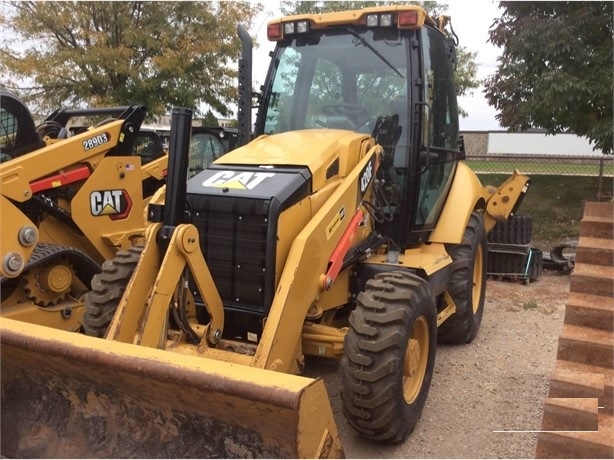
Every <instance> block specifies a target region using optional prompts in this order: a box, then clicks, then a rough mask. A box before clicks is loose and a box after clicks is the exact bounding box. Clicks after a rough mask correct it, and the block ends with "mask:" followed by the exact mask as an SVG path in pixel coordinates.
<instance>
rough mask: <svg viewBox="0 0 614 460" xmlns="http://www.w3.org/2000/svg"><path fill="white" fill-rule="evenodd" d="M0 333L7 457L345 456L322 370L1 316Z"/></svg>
mask: <svg viewBox="0 0 614 460" xmlns="http://www.w3.org/2000/svg"><path fill="white" fill-rule="evenodd" d="M0 336H1V337H2V438H1V444H2V455H3V456H5V457H9V458H35V457H36V458H41V457H42V458H59V457H61V458H93V457H97V458H98V457H102V458H127V457H141V458H160V457H162V458H173V457H175V458H188V457H189V458H194V457H196V458H218V457H222V458H245V457H251V458H304V457H308V458H339V457H340V456H342V455H343V451H342V450H341V443H340V440H339V436H338V434H337V430H336V426H335V424H334V420H333V415H332V411H331V408H330V406H329V403H328V395H327V394H326V389H325V388H324V382H323V381H322V380H320V379H316V380H313V379H309V378H305V377H299V376H294V375H287V374H280V373H277V372H271V371H265V370H262V369H254V368H249V367H246V366H243V365H239V364H232V363H224V362H220V361H216V360H211V359H206V358H202V357H198V356H185V355H181V356H178V355H177V354H176V353H172V352H169V351H164V350H158V349H154V348H148V347H141V346H137V345H131V344H123V343H120V342H113V341H103V340H102V339H97V338H92V337H87V336H84V335H78V334H72V333H69V332H64V331H57V330H53V329H50V328H46V327H43V326H37V325H32V324H27V323H23V322H19V321H13V320H9V319H6V318H0ZM58 369H61V370H62V372H61V373H58ZM67 440H70V442H67Z"/></svg>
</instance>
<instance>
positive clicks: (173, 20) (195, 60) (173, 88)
mask: <svg viewBox="0 0 614 460" xmlns="http://www.w3.org/2000/svg"><path fill="white" fill-rule="evenodd" d="M261 10H262V5H261V4H260V3H251V2H238V1H233V2H227V1H215V2H163V1H159V2H158V1H156V2H153V1H152V2H141V1H121V2H59V1H48V2H39V1H10V2H2V8H1V9H0V26H1V27H2V29H3V31H4V33H3V34H2V35H0V43H1V44H2V46H0V71H1V72H2V75H3V82H2V83H0V85H1V86H3V87H4V88H5V89H8V90H9V91H12V92H14V93H17V94H18V95H19V96H20V97H22V98H24V100H26V101H27V102H29V103H30V104H33V105H36V106H37V107H38V109H39V110H40V111H43V112H49V111H50V110H52V109H55V108H58V107H62V106H64V107H66V106H70V107H80V106H94V107H100V106H114V105H126V104H137V103H139V104H145V105H146V106H147V107H148V109H149V113H150V114H153V115H160V114H164V113H166V112H167V111H168V109H169V108H170V107H172V106H183V107H189V108H192V109H194V110H195V112H196V114H197V115H198V114H199V113H200V112H199V108H200V107H201V104H206V105H207V106H209V107H211V108H213V109H214V110H216V111H217V112H219V113H220V114H222V115H224V116H228V115H230V110H229V109H228V105H229V104H234V103H236V99H237V83H236V76H237V69H236V61H237V59H238V58H239V57H240V53H241V45H240V41H239V39H238V36H237V32H236V27H237V24H238V23H241V24H243V25H244V26H245V27H246V28H249V27H250V25H251V23H252V21H253V19H254V18H255V16H256V15H257V14H258V13H259V12H260V11H261Z"/></svg>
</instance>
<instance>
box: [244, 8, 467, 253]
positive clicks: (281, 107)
mask: <svg viewBox="0 0 614 460" xmlns="http://www.w3.org/2000/svg"><path fill="white" fill-rule="evenodd" d="M441 29H443V27H441ZM268 35H269V39H271V40H275V41H277V46H276V48H275V51H274V52H273V56H272V59H271V66H270V68H269V72H268V75H267V78H266V84H265V86H264V87H263V94H262V96H261V99H260V105H259V110H258V115H257V119H256V125H255V129H256V134H277V133H283V132H286V131H293V130H301V129H310V128H317V129H328V128H334V129H344V130H350V131H355V132H359V133H368V134H371V135H372V137H374V138H375V139H376V140H377V141H378V143H380V144H381V145H382V146H383V147H384V150H385V155H384V158H383V159H382V165H381V166H380V170H379V173H378V176H379V178H380V179H382V180H384V185H383V193H384V195H382V196H384V197H385V199H380V201H381V202H380V203H379V204H380V207H381V210H382V212H383V214H385V215H386V219H384V220H383V222H381V223H380V224H379V226H380V228H379V230H380V231H381V232H382V233H385V234H387V235H389V236H391V237H392V238H393V239H394V241H395V242H396V243H397V244H398V245H399V246H401V247H407V246H409V245H411V244H415V243H417V242H420V241H424V240H425V239H426V238H427V237H428V234H429V233H430V231H431V230H432V229H433V228H434V227H435V225H436V223H437V218H438V217H439V214H440V212H441V209H442V207H443V203H444V202H445V198H446V195H447V192H448V190H449V188H450V184H451V182H452V177H453V172H454V168H455V165H456V162H457V161H458V160H459V159H461V158H464V152H463V149H462V148H461V147H460V143H459V132H458V108H457V105H456V95H455V87H454V81H453V66H454V56H455V52H454V48H455V42H454V40H452V39H451V38H449V37H448V36H447V35H446V34H444V33H442V31H441V30H440V27H437V24H436V22H435V21H434V20H432V19H430V18H428V17H426V18H425V17H421V16H420V14H419V11H418V9H417V7H411V6H406V7H394V8H392V9H391V8H387V9H386V8H372V9H368V10H366V11H365V12H364V13H362V14H361V15H360V16H358V17H353V18H348V21H341V20H340V21H339V23H338V24H324V23H323V24H319V23H318V22H317V18H316V17H315V16H294V17H289V18H285V19H284V20H283V22H281V21H280V22H275V23H270V24H269V28H268ZM407 229H410V231H407Z"/></svg>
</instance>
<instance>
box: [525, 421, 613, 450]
mask: <svg viewBox="0 0 614 460" xmlns="http://www.w3.org/2000/svg"><path fill="white" fill-rule="evenodd" d="M597 423H598V430H597V431H566V432H564V431H542V432H540V433H538V435H537V449H536V452H535V458H614V417H613V416H611V415H609V414H603V413H600V414H598V418H597Z"/></svg>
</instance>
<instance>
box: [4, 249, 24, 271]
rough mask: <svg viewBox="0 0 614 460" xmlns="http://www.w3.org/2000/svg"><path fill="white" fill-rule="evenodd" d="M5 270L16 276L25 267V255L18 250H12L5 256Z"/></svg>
mask: <svg viewBox="0 0 614 460" xmlns="http://www.w3.org/2000/svg"><path fill="white" fill-rule="evenodd" d="M3 265H4V271H5V272H6V273H7V274H8V275H9V276H11V275H12V276H15V275H18V274H19V273H21V271H22V270H23V267H24V261H23V257H21V256H20V255H19V254H17V253H16V252H10V253H9V254H7V255H6V257H5V258H4V264H3Z"/></svg>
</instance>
